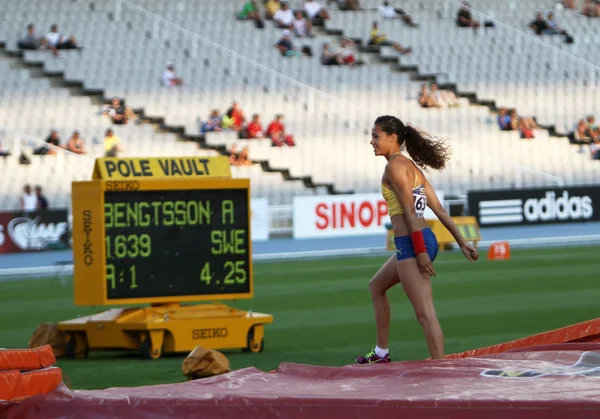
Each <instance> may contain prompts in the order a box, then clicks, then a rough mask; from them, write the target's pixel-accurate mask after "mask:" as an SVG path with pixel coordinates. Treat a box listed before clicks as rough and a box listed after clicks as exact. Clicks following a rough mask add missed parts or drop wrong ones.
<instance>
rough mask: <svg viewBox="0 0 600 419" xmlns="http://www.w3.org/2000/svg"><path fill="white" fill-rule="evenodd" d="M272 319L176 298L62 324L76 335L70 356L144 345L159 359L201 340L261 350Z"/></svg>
mask: <svg viewBox="0 0 600 419" xmlns="http://www.w3.org/2000/svg"><path fill="white" fill-rule="evenodd" d="M272 322H273V316H272V315H270V314H264V313H256V312H254V313H250V312H248V311H244V310H239V309H236V308H232V307H228V306H226V305H224V304H218V303H217V304H200V305H191V306H179V305H178V304H174V305H164V306H158V307H140V308H113V309H110V310H106V311H104V312H101V313H98V314H93V315H90V316H85V317H79V318H76V319H72V320H68V321H64V322H61V323H59V324H58V328H59V329H60V330H61V331H62V332H63V333H65V335H66V336H67V341H73V347H74V350H73V353H72V354H70V356H73V357H75V358H86V357H87V355H88V351H89V350H90V349H95V350H98V349H104V350H107V349H121V350H122V349H129V350H140V349H141V350H142V351H145V352H146V353H145V354H144V355H145V356H146V357H148V358H151V359H156V358H159V357H160V356H161V355H162V354H165V353H183V352H188V353H189V352H190V351H192V350H193V349H194V348H195V347H196V346H197V345H201V346H203V347H205V348H211V349H237V348H243V349H245V350H246V351H248V352H260V351H262V348H263V340H264V325H265V324H267V323H272ZM144 345H145V347H144Z"/></svg>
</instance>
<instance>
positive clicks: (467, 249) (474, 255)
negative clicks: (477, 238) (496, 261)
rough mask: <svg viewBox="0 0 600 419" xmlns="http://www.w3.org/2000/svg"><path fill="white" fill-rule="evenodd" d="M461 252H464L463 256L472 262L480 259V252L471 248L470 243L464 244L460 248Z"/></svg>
mask: <svg viewBox="0 0 600 419" xmlns="http://www.w3.org/2000/svg"><path fill="white" fill-rule="evenodd" d="M460 250H462V252H463V254H464V255H465V256H466V258H467V259H469V260H470V261H471V262H475V261H476V260H477V259H479V252H477V249H475V248H474V247H473V246H471V245H470V244H468V243H465V244H463V245H462V246H461V247H460Z"/></svg>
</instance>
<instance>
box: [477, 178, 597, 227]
mask: <svg viewBox="0 0 600 419" xmlns="http://www.w3.org/2000/svg"><path fill="white" fill-rule="evenodd" d="M467 196H468V202H469V211H470V213H471V215H473V216H475V217H476V218H477V223H478V224H479V225H480V226H481V227H488V226H490V227H495V226H506V225H522V224H556V223H576V222H584V221H599V220H600V187H595V186H575V187H565V188H552V187H549V188H543V189H504V190H492V191H469V193H468V195H467Z"/></svg>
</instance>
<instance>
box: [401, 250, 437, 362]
mask: <svg viewBox="0 0 600 419" xmlns="http://www.w3.org/2000/svg"><path fill="white" fill-rule="evenodd" d="M397 268H398V277H399V279H400V281H401V282H402V287H403V288H404V292H406V295H407V297H408V299H409V300H410V302H411V304H412V306H413V309H414V311H415V314H416V316H417V321H418V322H419V324H420V325H421V327H422V328H423V332H424V333H425V339H426V340H427V346H428V348H429V354H430V355H431V358H432V359H442V358H444V335H443V333H442V328H441V327H440V322H439V320H438V318H437V314H436V312H435V306H434V304H433V293H432V289H431V278H430V277H429V275H428V274H426V273H423V274H422V273H421V272H420V271H419V267H418V265H417V262H416V259H414V258H411V259H405V260H401V261H398V262H397Z"/></svg>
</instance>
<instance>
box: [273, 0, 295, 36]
mask: <svg viewBox="0 0 600 419" xmlns="http://www.w3.org/2000/svg"><path fill="white" fill-rule="evenodd" d="M273 22H275V26H276V27H278V28H281V29H292V26H293V23H294V12H292V9H290V6H289V5H288V4H287V2H285V1H283V2H281V8H280V9H279V10H277V12H275V14H274V15H273Z"/></svg>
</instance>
